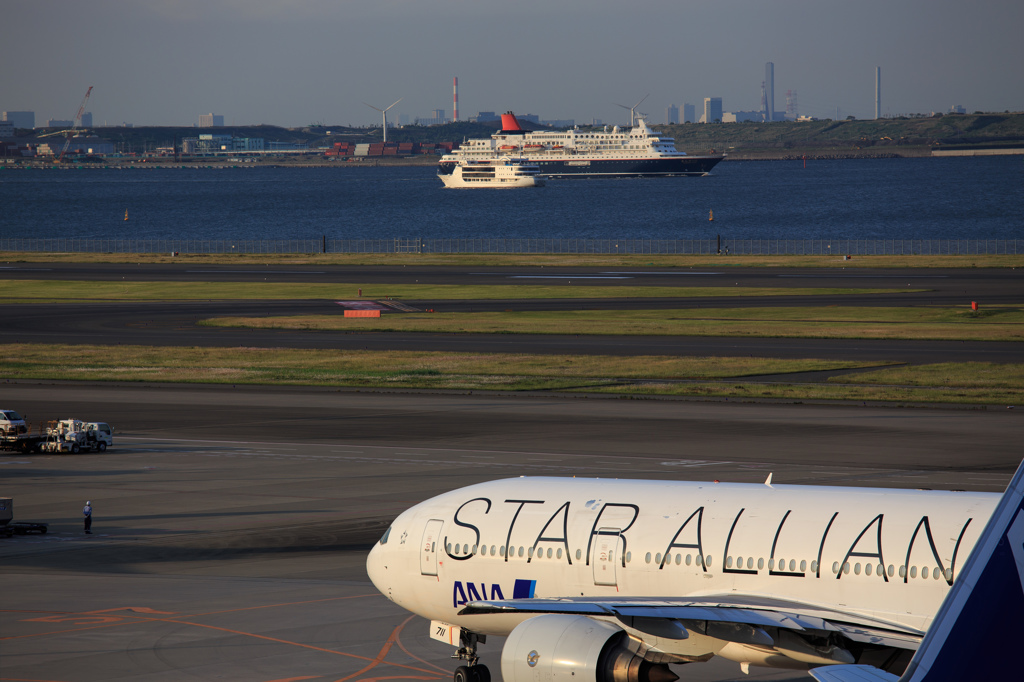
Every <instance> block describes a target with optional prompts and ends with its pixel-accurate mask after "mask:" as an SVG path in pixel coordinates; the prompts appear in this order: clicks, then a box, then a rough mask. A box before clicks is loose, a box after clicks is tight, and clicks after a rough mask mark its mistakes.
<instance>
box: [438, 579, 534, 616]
mask: <svg viewBox="0 0 1024 682" xmlns="http://www.w3.org/2000/svg"><path fill="white" fill-rule="evenodd" d="M536 589H537V581H536V580H522V579H518V580H516V582H515V584H513V585H512V598H513V599H533V595H534V592H535V591H536ZM504 598H505V595H504V594H503V593H502V591H501V585H499V584H498V583H491V589H490V591H488V590H487V583H471V582H466V583H463V582H462V581H461V580H456V581H455V582H454V583H453V584H452V607H453V608H456V609H457V608H459V607H460V606H464V605H466V604H468V603H469V602H471V601H498V600H501V599H504Z"/></svg>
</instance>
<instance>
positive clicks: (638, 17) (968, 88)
mask: <svg viewBox="0 0 1024 682" xmlns="http://www.w3.org/2000/svg"><path fill="white" fill-rule="evenodd" d="M0 19H2V23H3V25H4V27H5V31H4V38H3V40H2V41H0V111H25V110H29V111H35V112H36V125H45V123H46V120H47V119H50V118H57V119H70V118H72V117H73V116H74V114H75V112H76V111H77V109H78V107H79V105H80V104H81V101H82V98H83V97H84V95H85V92H86V90H87V88H88V87H89V86H93V91H92V96H91V98H90V100H89V104H88V106H87V107H86V109H87V110H88V111H92V112H93V123H94V125H97V126H99V125H103V124H108V125H120V124H122V123H131V124H134V125H193V124H196V123H198V118H199V115H200V114H203V113H211V112H212V113H217V114H222V115H223V116H224V121H225V123H226V124H228V125H249V124H259V123H268V124H274V125H282V126H288V127H295V126H303V125H308V124H311V123H317V122H319V123H324V124H327V125H371V124H375V123H379V121H380V114H379V113H377V112H375V111H373V110H372V109H370V108H369V107H367V106H366V104H365V103H369V104H372V105H374V106H376V107H378V108H384V107H386V106H387V105H389V104H391V103H392V102H394V101H395V100H397V99H399V98H402V101H401V102H400V103H399V104H398V105H397V106H396V107H395V108H394V109H392V110H391V112H390V113H389V120H393V121H397V120H398V116H399V115H400V114H405V115H407V116H409V117H410V119H414V118H415V117H417V116H419V117H429V116H430V115H431V112H432V111H433V110H434V109H444V110H445V111H446V112H447V115H448V116H451V110H452V77H454V76H457V77H458V78H459V116H460V118H463V119H464V118H467V117H469V116H474V115H476V113H477V112H479V111H495V112H499V113H500V112H503V111H507V110H512V111H515V112H516V113H523V114H528V113H533V114H538V115H539V116H540V117H541V118H542V119H575V120H576V121H577V122H578V123H589V122H590V121H591V120H593V119H600V120H602V121H603V122H604V123H607V124H613V123H618V124H622V123H627V122H628V120H629V112H628V111H627V110H625V109H623V108H620V107H619V106H616V104H622V105H627V106H631V105H633V104H634V103H636V102H637V101H638V100H640V99H641V98H642V97H644V96H645V95H649V96H648V97H647V99H646V100H645V101H644V103H643V104H642V105H641V106H640V108H639V111H640V112H641V113H646V114H648V116H649V120H650V121H651V122H653V123H664V122H665V109H666V107H667V106H669V105H670V104H676V105H682V104H683V103H689V104H695V105H697V110H698V116H699V113H700V111H701V107H702V102H703V99H704V98H705V97H721V98H722V104H723V109H724V110H725V111H752V110H758V109H760V104H761V82H762V81H763V80H764V73H765V68H764V67H765V62H768V61H771V62H774V64H775V109H776V110H785V108H786V91H787V90H794V91H796V93H797V102H798V113H800V114H805V115H810V116H816V117H819V118H831V117H834V116H835V115H836V111H837V109H838V112H839V115H840V117H841V118H845V117H847V116H855V117H857V118H873V117H874V96H875V67H881V69H882V114H883V115H885V116H890V115H891V116H896V115H901V114H912V113H925V114H927V113H930V112H933V111H942V112H945V111H949V108H950V106H951V105H955V104H959V105H963V106H964V107H966V109H967V111H968V112H973V111H975V110H981V111H1004V110H1010V111H1021V110H1024V40H1022V39H1021V37H1020V36H1021V28H1022V27H1024V2H1020V0H856V1H854V2H851V1H849V0H704V1H702V2H691V1H689V0H631V1H629V2H623V1H621V0H620V1H617V2H609V1H607V0H543V1H541V0H515V1H514V2H513V1H511V0H505V1H504V2H492V1H490V0H372V1H371V0H360V1H353V0H146V1H145V2H139V1H138V0H89V1H88V2H81V0H74V1H72V0H3V2H2V3H0Z"/></svg>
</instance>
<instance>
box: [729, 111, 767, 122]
mask: <svg viewBox="0 0 1024 682" xmlns="http://www.w3.org/2000/svg"><path fill="white" fill-rule="evenodd" d="M761 114H762V112H760V111H727V112H725V113H724V114H722V123H749V122H751V121H761V120H762V119H761Z"/></svg>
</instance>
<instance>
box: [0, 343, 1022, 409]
mask: <svg viewBox="0 0 1024 682" xmlns="http://www.w3.org/2000/svg"><path fill="white" fill-rule="evenodd" d="M844 369H864V370H865V371H863V372H856V373H851V374H843V375H840V376H834V377H832V378H831V379H829V381H827V382H808V381H807V380H806V377H805V375H802V374H801V373H803V372H829V371H838V370H844ZM785 374H793V375H794V376H793V380H792V381H791V382H785V381H779V380H778V376H779V375H785ZM0 375H2V376H3V377H5V378H8V379H14V380H18V379H29V380H62V381H76V380H77V381H130V382H162V383H192V384H236V385H295V386H338V387H353V388H406V389H445V390H505V391H538V390H543V391H576V392H580V391H582V392H589V393H609V394H615V395H621V396H624V397H643V396H682V397H696V398H729V399H739V400H761V399H773V400H786V401H803V400H826V401H828V400H846V401H851V400H852V401H893V402H920V403H965V404H996V405H998V404H1006V405H1013V404H1020V403H1021V402H1022V398H1024V364H1002V365H999V364H991V363H969V364H967V365H964V366H962V367H958V366H956V365H923V366H912V367H889V366H886V363H868V362H845V361H831V360H814V359H803V360H780V359H773V358H750V357H746V358H744V357H738V358H714V357H711V358H693V357H681V358H680V357H669V356H641V357H619V356H599V355H584V356H572V355H565V356H563V355H530V354H500V353H499V354H484V353H444V352H420V351H334V350H296V349H268V348H152V347H148V346H72V345H37V344H6V345H0ZM765 375H771V376H772V377H773V380H772V381H771V382H764V383H758V382H756V381H752V379H753V378H754V377H758V376H765Z"/></svg>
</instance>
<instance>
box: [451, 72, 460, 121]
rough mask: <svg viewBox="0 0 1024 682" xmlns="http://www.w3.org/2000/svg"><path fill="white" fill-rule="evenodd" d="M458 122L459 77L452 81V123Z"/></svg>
mask: <svg viewBox="0 0 1024 682" xmlns="http://www.w3.org/2000/svg"><path fill="white" fill-rule="evenodd" d="M458 120H459V77H458V76H456V77H455V78H453V79H452V123H454V122H455V121H458Z"/></svg>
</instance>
